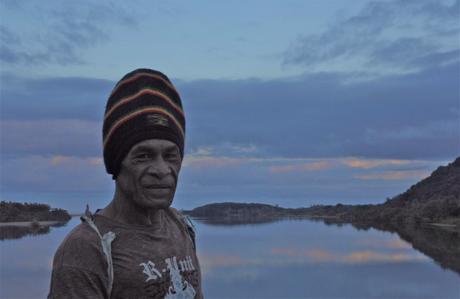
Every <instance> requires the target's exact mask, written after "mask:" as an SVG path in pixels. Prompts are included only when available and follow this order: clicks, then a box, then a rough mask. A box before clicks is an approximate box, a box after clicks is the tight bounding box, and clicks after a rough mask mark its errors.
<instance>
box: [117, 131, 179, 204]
mask: <svg viewBox="0 0 460 299" xmlns="http://www.w3.org/2000/svg"><path fill="white" fill-rule="evenodd" d="M181 164H182V160H181V156H180V151H179V148H178V146H177V145H176V144H175V143H173V142H171V141H169V140H164V139H148V140H144V141H141V142H139V143H137V144H136V145H134V146H133V147H132V148H131V150H130V151H129V152H128V154H127V155H126V157H125V158H124V159H123V161H122V163H121V169H120V173H119V174H118V176H117V181H116V183H117V186H118V188H119V189H120V191H121V192H122V193H123V194H124V195H125V196H126V197H127V198H129V199H130V200H132V201H133V202H134V204H135V205H137V206H138V207H141V208H147V209H150V208H153V209H164V208H167V207H169V206H170V205H171V203H172V201H173V198H174V193H175V191H176V185H177V177H178V174H179V171H180V167H181Z"/></svg>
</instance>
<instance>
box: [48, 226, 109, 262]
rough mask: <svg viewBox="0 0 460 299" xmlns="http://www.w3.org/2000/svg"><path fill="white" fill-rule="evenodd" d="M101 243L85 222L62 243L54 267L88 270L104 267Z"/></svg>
mask: <svg viewBox="0 0 460 299" xmlns="http://www.w3.org/2000/svg"><path fill="white" fill-rule="evenodd" d="M103 254H104V253H103V250H102V246H101V241H100V238H99V236H98V235H97V233H96V232H95V231H94V230H93V229H92V228H91V227H90V226H89V225H88V224H87V223H85V222H82V223H80V224H79V225H77V226H76V227H75V228H73V229H72V230H71V231H70V232H69V233H68V234H67V236H66V237H65V239H64V240H63V241H62V243H61V245H60V246H59V248H58V249H57V251H56V254H55V256H54V262H53V267H55V268H56V267H62V266H68V267H77V268H88V270H94V269H99V267H100V266H103V267H104V263H105V259H104V256H103Z"/></svg>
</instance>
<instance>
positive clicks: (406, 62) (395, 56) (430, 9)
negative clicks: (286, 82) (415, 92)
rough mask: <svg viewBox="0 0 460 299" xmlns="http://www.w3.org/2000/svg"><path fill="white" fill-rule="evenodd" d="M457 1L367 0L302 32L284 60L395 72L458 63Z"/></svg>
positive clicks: (319, 66) (459, 8)
mask: <svg viewBox="0 0 460 299" xmlns="http://www.w3.org/2000/svg"><path fill="white" fill-rule="evenodd" d="M459 11H460V5H459V1H458V0H457V1H454V2H453V3H452V1H435V0H427V1H406V0H392V1H371V2H368V3H367V4H365V5H364V7H363V8H362V9H361V10H360V11H359V12H358V13H357V14H356V15H354V16H350V17H347V18H342V19H339V20H337V21H336V22H334V23H332V24H331V25H330V26H329V27H328V28H327V29H326V30H325V31H323V32H322V33H319V34H315V35H307V36H300V37H299V38H298V39H297V40H296V41H294V42H293V43H292V44H291V46H290V47H289V49H288V50H287V51H286V52H285V53H284V64H286V65H302V66H307V67H308V68H309V70H315V69H317V70H318V69H323V70H324V69H329V70H331V69H342V70H347V71H352V72H353V71H359V70H368V71H369V70H372V71H373V72H377V73H398V72H408V71H416V70H420V69H423V68H425V67H427V66H433V65H435V64H436V65H443V64H445V63H448V62H458V60H459V56H458V50H459V45H458V34H459V30H460V23H459V22H458V18H459V17H460V13H459Z"/></svg>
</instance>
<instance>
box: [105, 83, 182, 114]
mask: <svg viewBox="0 0 460 299" xmlns="http://www.w3.org/2000/svg"><path fill="white" fill-rule="evenodd" d="M144 94H151V95H156V96H159V97H160V98H162V99H163V100H165V101H166V102H168V103H169V104H171V106H173V108H174V109H176V110H177V112H179V113H180V115H182V116H184V111H182V108H181V107H180V106H178V105H177V104H176V103H174V101H173V100H171V99H170V98H169V97H168V96H167V95H165V94H163V93H161V92H159V91H157V90H154V89H142V90H140V91H138V92H137V93H136V94H133V95H131V96H129V97H126V98H124V99H121V100H120V101H119V102H117V103H116V104H114V105H113V106H112V108H110V110H109V111H107V112H106V113H105V116H104V120H106V119H107V118H108V117H109V116H110V114H112V112H113V111H114V110H115V109H117V108H118V107H120V106H121V105H124V104H126V103H128V102H130V101H132V100H134V99H135V98H137V97H140V96H142V95H144Z"/></svg>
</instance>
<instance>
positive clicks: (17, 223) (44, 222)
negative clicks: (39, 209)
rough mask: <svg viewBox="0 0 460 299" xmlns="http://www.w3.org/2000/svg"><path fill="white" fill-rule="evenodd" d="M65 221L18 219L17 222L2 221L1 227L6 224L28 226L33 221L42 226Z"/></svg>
mask: <svg viewBox="0 0 460 299" xmlns="http://www.w3.org/2000/svg"><path fill="white" fill-rule="evenodd" d="M62 222H65V221H56V220H53V221H16V222H0V227H4V226H20V227H28V226H31V225H32V224H33V223H38V224H39V225H40V226H51V225H54V224H58V223H62Z"/></svg>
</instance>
